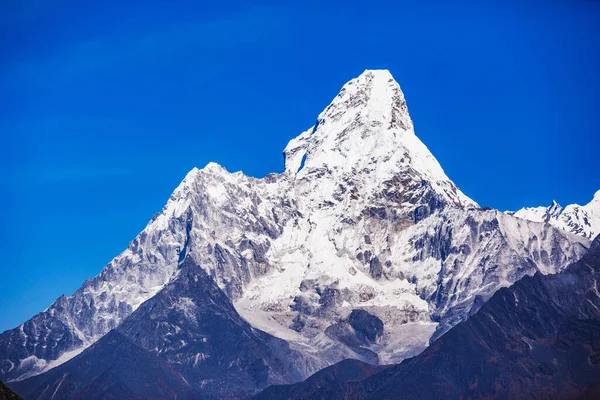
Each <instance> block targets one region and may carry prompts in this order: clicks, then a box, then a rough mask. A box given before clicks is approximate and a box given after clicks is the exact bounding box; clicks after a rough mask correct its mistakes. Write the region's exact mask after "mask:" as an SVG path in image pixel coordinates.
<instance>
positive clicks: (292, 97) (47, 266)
mask: <svg viewBox="0 0 600 400" xmlns="http://www.w3.org/2000/svg"><path fill="white" fill-rule="evenodd" d="M207 3H208V2H198V1H178V2H172V1H165V0H148V1H145V2H140V3H136V2H123V1H120V0H119V1H114V0H108V1H103V2H85V1H84V2H81V1H49V0H36V1H29V2H23V1H18V0H8V1H7V2H6V1H5V2H3V3H2V5H1V6H0V9H1V12H0V46H1V48H2V51H1V52H0V171H1V178H2V185H1V186H0V206H1V209H2V210H3V212H4V217H3V224H2V228H3V229H2V230H1V232H2V233H1V237H0V243H1V244H0V246H1V247H0V250H1V252H2V262H1V264H0V279H1V280H0V282H1V287H2V290H1V291H0V331H2V330H4V329H8V328H12V327H15V326H16V325H18V324H19V323H21V322H23V321H25V320H26V319H28V318H29V317H31V316H32V315H33V314H35V313H36V312H39V311H42V310H43V309H45V308H46V307H47V306H49V305H50V304H51V303H52V302H53V301H54V300H55V299H56V298H57V297H58V296H59V295H61V294H63V293H65V294H71V293H72V292H73V291H74V290H75V289H76V288H77V287H79V286H80V285H81V284H82V283H83V281H84V280H85V279H86V278H89V277H93V276H94V275H96V274H97V273H98V272H100V270H101V268H102V267H103V266H104V265H105V264H106V263H107V262H108V261H109V260H110V259H111V258H112V257H114V256H115V255H117V254H118V253H119V252H121V251H122V250H123V249H125V248H126V246H127V244H128V242H129V241H130V240H131V239H133V238H134V237H135V235H136V234H137V233H138V232H139V231H140V230H141V229H143V227H144V226H145V224H146V223H147V222H148V220H149V219H150V218H151V216H152V215H153V214H154V213H156V212H158V211H160V209H161V208H162V206H163V205H164V203H165V202H166V200H167V199H168V197H169V195H170V193H171V191H172V189H173V188H175V187H176V186H177V184H178V183H179V181H180V180H181V179H182V178H183V177H184V176H185V174H186V173H187V171H188V170H190V169H191V168H192V167H194V166H198V167H203V166H204V165H206V164H207V163H208V162H209V161H216V162H218V163H220V164H222V165H223V166H225V167H226V168H227V169H228V170H230V171H237V170H243V171H244V172H245V173H247V174H250V175H254V176H259V177H260V176H264V175H265V174H267V173H269V172H273V171H282V169H283V162H282V161H283V159H282V155H281V151H282V150H283V148H284V147H285V145H286V143H287V141H288V140H289V139H291V138H293V137H294V136H296V135H297V134H299V133H300V132H301V131H303V130H305V129H307V128H308V127H310V126H311V125H312V124H313V123H314V121H315V119H316V117H317V115H318V113H319V112H320V111H321V110H322V109H323V108H324V107H325V106H326V105H327V104H328V103H329V101H330V100H331V99H332V98H333V97H334V96H335V95H336V94H337V92H338V90H339V88H340V87H341V86H342V85H343V84H344V83H345V82H346V81H347V80H349V79H351V78H353V77H355V76H357V75H358V74H360V73H361V72H362V71H363V70H364V69H367V68H387V69H389V70H390V71H391V72H392V74H393V75H394V76H395V78H396V79H397V80H398V82H399V83H400V85H401V87H402V88H403V90H404V92H405V94H406V97H407V100H408V105H409V109H410V112H411V114H412V117H413V119H414V121H415V125H416V131H417V135H418V136H419V137H420V138H421V139H422V140H423V141H424V142H425V143H426V145H427V146H428V147H429V148H430V149H431V151H432V152H433V154H434V155H435V156H436V157H437V158H438V160H439V161H440V163H441V164H442V166H443V167H444V169H445V171H446V173H447V174H448V175H449V176H450V178H451V179H453V180H454V181H455V182H456V183H457V184H458V185H459V187H460V188H461V189H462V190H463V191H464V192H465V193H466V194H467V195H469V196H471V197H472V198H473V199H475V200H476V201H478V202H479V203H480V204H481V205H489V206H492V207H496V208H500V209H503V210H504V209H516V208H520V207H522V206H528V205H531V206H533V205H543V204H548V203H550V201H551V200H552V199H556V200H557V201H559V202H560V203H563V204H567V203H572V202H578V203H586V202H587V201H588V200H589V199H590V198H591V196H592V195H593V193H594V192H595V191H596V190H597V189H600V177H599V174H598V165H599V163H598V149H599V148H600V139H599V132H600V112H599V109H598V108H599V106H600V77H599V74H598V71H600V2H597V1H591V0H590V1H585V0H581V1H577V0H573V1H560V0H547V1H541V0H540V1H537V0H529V1H520V0H519V1H517V0H504V1H444V2H437V3H436V2H423V1H411V2H403V1H397V2H389V3H384V2H374V1H368V2H366V1H365V2H352V1H344V2H339V3H338V4H335V2H328V3H329V5H328V6H326V7H325V6H322V5H319V3H322V2H312V3H311V2H309V1H306V2H277V3H275V2H273V3H260V4H258V3H257V4H255V5H253V6H250V5H248V2H246V1H244V2H239V3H236V2H229V1H225V2H211V3H215V4H216V3H220V5H219V6H215V5H212V6H210V7H208V8H207V6H205V4H207ZM278 3H279V4H278ZM285 3H289V4H285ZM292 3H293V5H292ZM424 3H426V4H424ZM200 4H202V5H200ZM284 4H285V5H284ZM298 4H302V5H301V6H300V5H298ZM434 4H435V5H434Z"/></svg>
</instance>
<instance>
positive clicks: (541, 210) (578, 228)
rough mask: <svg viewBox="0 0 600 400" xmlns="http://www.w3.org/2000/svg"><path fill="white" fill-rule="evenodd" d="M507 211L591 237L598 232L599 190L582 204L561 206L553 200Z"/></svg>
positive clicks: (599, 232)
mask: <svg viewBox="0 0 600 400" xmlns="http://www.w3.org/2000/svg"><path fill="white" fill-rule="evenodd" d="M507 213H508V214H510V215H514V216H515V217H519V218H523V219H528V220H530V221H538V222H546V223H548V224H550V225H552V226H555V227H557V228H559V229H562V230H564V231H567V232H572V233H575V234H577V235H581V236H583V237H585V238H588V239H593V238H594V237H596V235H598V234H600V190H598V191H597V192H596V194H595V195H594V198H593V199H592V201H590V202H589V203H588V204H586V205H584V206H580V205H578V204H569V205H568V206H566V207H561V206H560V204H558V203H557V202H555V201H553V202H552V204H551V205H550V206H548V207H530V208H522V209H520V210H519V211H516V212H512V211H507Z"/></svg>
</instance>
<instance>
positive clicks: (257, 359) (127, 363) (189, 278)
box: [13, 258, 303, 399]
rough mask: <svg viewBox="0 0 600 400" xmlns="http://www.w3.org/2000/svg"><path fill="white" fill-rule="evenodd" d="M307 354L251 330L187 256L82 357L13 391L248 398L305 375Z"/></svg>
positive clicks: (27, 395) (33, 394)
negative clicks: (159, 286)
mask: <svg viewBox="0 0 600 400" xmlns="http://www.w3.org/2000/svg"><path fill="white" fill-rule="evenodd" d="M300 359H301V357H299V356H297V355H295V354H294V353H293V352H292V351H290V349H289V346H288V344H287V343H286V342H285V341H284V340H281V339H277V338H274V337H272V336H271V335H269V334H266V333H264V332H261V331H259V330H256V329H254V328H252V327H251V326H250V325H249V324H248V323H247V322H246V321H244V320H243V319H242V318H241V317H240V316H239V315H238V314H237V312H236V311H235V308H234V307H233V305H231V302H229V301H228V299H227V296H226V295H225V293H224V292H223V291H222V290H221V289H219V288H218V287H217V285H216V284H215V283H214V281H213V280H212V279H211V278H210V277H209V276H208V275H207V274H206V272H205V271H204V270H203V269H202V268H200V267H199V266H198V265H197V264H195V263H194V261H192V260H191V259H190V258H186V259H185V260H184V261H183V263H182V264H181V265H180V269H179V271H178V273H177V277H176V278H175V279H174V280H173V281H171V282H170V283H169V284H168V285H167V286H166V287H165V288H164V289H162V290H161V291H160V292H159V293H158V294H157V295H156V296H154V297H153V298H152V299H150V300H148V301H146V302H145V303H143V304H142V305H141V306H140V307H139V308H138V309H137V310H136V311H135V312H134V313H133V314H131V316H129V317H128V318H127V319H125V321H124V322H123V323H122V324H121V325H120V326H119V327H118V328H117V329H115V330H112V331H111V332H109V333H108V334H107V335H105V336H104V337H102V338H101V339H100V340H98V342H96V343H95V344H94V345H92V346H91V347H89V348H88V349H87V350H85V351H84V352H83V353H82V354H81V355H79V356H78V357H75V358H74V359H72V360H70V361H68V362H66V363H64V364H62V365H61V366H59V367H56V368H54V369H52V370H50V371H48V372H47V373H45V374H41V375H38V376H35V377H32V378H29V379H25V380H23V381H20V382H16V383H15V384H14V385H13V387H14V388H15V390H17V391H18V393H20V394H22V395H23V396H24V397H25V398H35V399H52V398H68V399H95V398H98V399H100V398H106V397H111V396H114V397H115V398H119V399H136V398H144V399H148V398H156V399H163V398H178V399H181V398H189V399H193V398H198V397H202V398H216V399H220V398H230V399H234V398H246V397H248V395H250V394H253V393H255V392H256V391H258V390H259V389H262V388H264V387H266V386H268V385H269V384H276V383H289V382H296V381H298V380H300V379H301V378H302V376H303V375H302V374H301V373H300V372H299V371H298V368H297V367H296V364H298V363H299V362H300Z"/></svg>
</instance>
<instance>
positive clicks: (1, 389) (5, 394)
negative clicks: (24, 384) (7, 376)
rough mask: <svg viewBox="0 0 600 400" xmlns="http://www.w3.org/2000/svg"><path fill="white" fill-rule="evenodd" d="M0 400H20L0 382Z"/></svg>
mask: <svg viewBox="0 0 600 400" xmlns="http://www.w3.org/2000/svg"><path fill="white" fill-rule="evenodd" d="M0 400H21V398H20V397H19V396H18V395H17V394H16V393H15V392H13V391H12V390H10V389H9V388H8V387H7V386H6V385H5V384H4V383H2V381H0Z"/></svg>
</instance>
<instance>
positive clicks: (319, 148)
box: [284, 70, 477, 207]
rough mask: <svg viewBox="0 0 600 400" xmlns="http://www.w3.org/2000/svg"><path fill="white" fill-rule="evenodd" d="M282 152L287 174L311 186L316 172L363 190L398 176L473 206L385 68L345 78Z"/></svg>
mask: <svg viewBox="0 0 600 400" xmlns="http://www.w3.org/2000/svg"><path fill="white" fill-rule="evenodd" d="M284 157H285V168H286V173H287V174H290V175H292V176H294V177H295V178H296V180H298V179H300V180H305V181H311V182H313V183H314V184H313V185H312V187H311V189H315V186H316V185H317V183H316V182H315V179H314V177H315V176H318V177H319V178H320V179H319V180H320V181H323V179H321V178H322V177H323V176H328V177H330V179H329V180H334V181H337V182H339V181H348V180H350V181H357V180H359V181H361V182H362V183H367V184H368V185H367V186H368V187H363V188H364V189H366V190H372V189H374V188H376V187H379V186H380V185H381V184H382V183H383V182H386V181H389V180H390V179H393V178H396V179H401V180H403V181H405V182H407V181H408V180H410V181H412V182H414V183H417V182H418V183H419V184H420V183H422V182H427V184H428V185H429V186H430V187H431V189H433V191H434V192H435V193H437V195H439V197H440V198H441V200H442V201H443V202H445V203H450V204H454V205H459V206H463V207H474V206H477V204H476V203H475V202H474V201H473V200H471V199H469V198H468V197H467V196H465V195H464V194H463V193H462V192H460V190H458V188H457V187H456V186H455V185H454V183H453V182H452V181H450V179H449V178H448V177H447V176H446V174H445V173H444V171H443V169H442V167H441V166H440V164H439V162H438V161H437V160H436V159H435V157H434V156H433V155H432V154H431V152H430V151H429V149H428V148H427V147H426V146H425V145H424V144H423V142H421V140H419V138H418V137H417V136H416V135H415V132H414V128H413V123H412V120H411V118H410V115H409V112H408V108H407V105H406V101H405V99H404V94H403V93H402V90H401V89H400V86H399V85H398V83H397V82H396V81H395V80H394V78H393V77H392V75H391V74H390V72H389V71H387V70H366V71H365V72H363V73H362V74H361V75H360V76H358V77H357V78H354V79H352V80H350V81H349V82H348V83H346V84H345V85H344V86H343V87H342V89H341V90H340V92H339V94H338V95H337V96H336V97H335V98H334V99H333V101H332V102H331V103H330V104H329V105H328V106H327V107H326V108H325V110H324V111H323V112H321V114H320V115H319V117H318V119H317V123H316V124H315V126H313V127H312V128H311V129H309V130H307V131H305V132H303V133H302V134H301V135H300V136H298V137H296V138H294V139H292V140H291V141H290V142H289V144H288V146H287V147H286V148H285V150H284ZM360 175H362V176H363V177H364V178H362V179H361V178H360ZM325 180H327V178H326V179H325ZM307 191H308V190H307ZM311 191H312V192H314V190H311ZM320 193H322V192H320Z"/></svg>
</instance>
